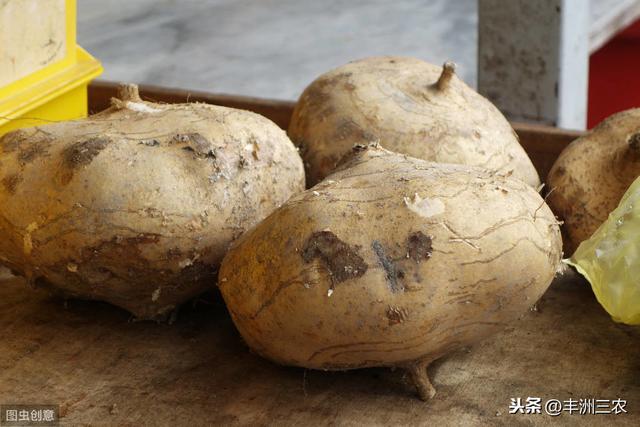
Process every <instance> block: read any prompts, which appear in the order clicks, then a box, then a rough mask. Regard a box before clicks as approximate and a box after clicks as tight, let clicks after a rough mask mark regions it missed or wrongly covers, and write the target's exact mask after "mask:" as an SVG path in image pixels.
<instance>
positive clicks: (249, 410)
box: [0, 277, 640, 426]
mask: <svg viewBox="0 0 640 427" xmlns="http://www.w3.org/2000/svg"><path fill="white" fill-rule="evenodd" d="M537 307H538V310H537V311H535V312H528V313H526V314H525V315H524V317H523V318H522V319H521V320H519V321H517V322H515V323H514V324H513V325H512V326H511V327H510V328H508V329H507V330H506V331H504V332H503V333H501V334H499V335H497V336H496V337H494V338H492V339H489V340H487V341H484V342H483V343H481V344H479V345H477V346H476V347H473V348H468V349H464V350H461V351H458V352H457V353H454V354H451V355H449V356H447V357H445V358H443V359H441V360H440V361H438V362H436V363H435V365H434V366H433V367H432V368H431V370H430V372H431V378H432V381H433V383H434V385H435V387H436V389H437V390H438V394H437V395H436V397H435V398H434V400H432V401H431V402H429V403H424V402H422V401H420V400H418V399H417V398H416V397H415V395H414V390H413V388H412V387H411V386H410V385H409V383H408V381H407V378H406V376H405V375H404V373H403V372H401V371H399V370H396V371H395V372H394V371H390V370H388V369H366V370H359V371H351V372H344V373H342V372H319V371H305V370H303V369H297V368H286V367H280V366H276V365H274V364H272V363H270V362H268V361H266V360H263V359H261V358H260V357H258V356H255V355H253V354H251V353H250V352H249V351H248V350H247V348H246V347H245V346H244V344H243V342H242V340H241V338H240V337H239V335H238V333H237V332H236V331H235V329H234V327H233V324H232V322H231V320H230V318H229V316H228V314H227V313H226V311H225V308H224V306H223V304H222V303H221V301H220V298H219V296H217V295H209V296H205V297H203V298H202V299H201V300H198V301H196V302H195V306H194V305H193V304H191V305H187V306H186V307H184V308H183V309H182V311H181V312H180V314H179V316H178V319H177V321H176V322H175V323H174V324H172V325H168V324H156V323H152V322H140V323H131V322H129V320H130V317H129V315H128V314H127V313H126V312H124V311H122V310H119V309H117V308H115V307H112V306H109V305H107V304H102V303H95V302H81V301H69V302H68V304H67V308H66V309H65V307H64V304H63V302H61V301H58V300H54V299H51V298H49V297H47V296H46V295H45V294H44V293H42V292H41V291H35V290H31V289H28V288H27V286H26V284H25V283H24V282H23V280H22V279H5V280H3V281H1V282H0V313H1V314H0V340H1V341H0V342H1V343H2V344H1V347H0V348H1V349H2V351H1V352H0V402H7V403H16V402H20V403H51V404H59V405H61V413H62V414H64V418H63V421H64V423H65V425H74V426H75V425H90V424H95V425H130V426H140V425H153V426H165V425H166V426H176V425H189V426H200V425H229V424H235V425H465V426H468V425H478V426H480V425H502V426H517V425H532V424H534V425H546V424H552V423H556V422H558V420H557V419H556V418H555V417H551V416H548V415H545V414H540V415H525V414H517V415H510V414H509V413H508V412H509V411H508V409H509V402H510V398H517V397H521V398H523V399H526V398H527V397H529V396H531V397H540V398H542V399H544V400H546V399H552V398H555V399H560V400H567V399H569V398H573V399H579V398H598V399H615V398H623V399H626V400H627V402H628V403H627V410H628V411H629V413H628V414H622V415H577V414H573V415H568V414H566V413H565V414H563V415H561V416H560V420H561V421H562V423H563V424H565V425H577V424H585V425H605V424H612V423H613V422H615V423H616V424H615V425H625V426H626V425H628V426H632V425H636V426H637V425H640V360H639V359H638V355H637V353H636V352H637V351H638V348H640V331H639V330H638V329H637V328H630V327H624V326H620V325H617V324H615V323H613V322H612V321H611V320H610V319H609V317H608V316H607V315H606V313H604V312H603V310H602V309H601V308H600V306H599V305H598V304H597V303H596V301H595V300H594V298H593V295H592V293H591V291H590V289H589V287H588V285H586V284H585V283H584V282H583V281H581V280H576V278H575V277H573V278H571V277H570V278H568V279H565V280H559V281H556V283H554V284H553V286H552V287H551V289H550V290H549V291H548V292H547V293H546V294H545V296H544V297H543V298H542V300H541V301H540V302H539V303H538V305H537Z"/></svg>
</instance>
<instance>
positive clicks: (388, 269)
mask: <svg viewBox="0 0 640 427" xmlns="http://www.w3.org/2000/svg"><path fill="white" fill-rule="evenodd" d="M371 247H372V248H373V252H375V254H376V256H377V257H378V261H379V262H380V265H381V266H382V268H383V269H384V272H385V277H386V279H387V282H389V287H390V288H391V292H399V291H404V285H403V284H402V283H398V279H399V278H400V279H401V278H403V277H404V272H403V271H401V270H398V268H397V267H396V264H395V263H394V261H393V259H391V258H389V257H388V256H387V254H386V253H385V250H384V248H383V247H382V244H380V242H379V241H377V240H374V241H373V243H372V245H371Z"/></svg>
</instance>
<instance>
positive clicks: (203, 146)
mask: <svg viewBox="0 0 640 427" xmlns="http://www.w3.org/2000/svg"><path fill="white" fill-rule="evenodd" d="M172 142H173V143H182V144H187V146H186V147H183V150H187V151H192V152H194V153H195V154H196V156H198V157H202V158H212V159H215V158H216V153H215V151H214V149H213V148H212V147H211V143H210V142H209V140H208V139H207V138H205V137H204V136H202V135H201V134H199V133H187V134H178V135H176V136H174V137H173V140H172Z"/></svg>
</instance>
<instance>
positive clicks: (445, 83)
mask: <svg viewBox="0 0 640 427" xmlns="http://www.w3.org/2000/svg"><path fill="white" fill-rule="evenodd" d="M455 74H456V64H455V63H453V62H451V61H447V62H445V63H444V65H442V73H441V74H440V77H439V78H438V81H437V82H436V87H437V88H438V90H445V89H447V88H448V87H449V82H450V81H451V78H452V77H453V76H454V75H455Z"/></svg>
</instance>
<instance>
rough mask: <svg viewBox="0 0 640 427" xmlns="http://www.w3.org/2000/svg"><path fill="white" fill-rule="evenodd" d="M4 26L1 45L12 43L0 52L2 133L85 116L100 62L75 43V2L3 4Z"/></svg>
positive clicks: (0, 14)
mask: <svg viewBox="0 0 640 427" xmlns="http://www.w3.org/2000/svg"><path fill="white" fill-rule="evenodd" d="M2 8H4V9H2ZM14 21H16V22H17V24H18V25H13V22H14ZM24 21H26V22H24ZM9 24H11V25H9ZM0 26H1V27H2V28H0V46H3V45H4V46H9V47H5V48H4V49H3V51H2V52H0V135H2V134H4V133H6V132H8V131H11V130H14V129H17V128H22V127H29V126H37V125H42V124H46V123H50V122H55V121H61V120H72V119H76V118H80V117H85V116H86V115H87V86H88V85H89V83H90V81H91V80H92V79H94V78H95V77H97V76H98V75H100V73H102V66H101V65H100V63H99V62H98V61H97V60H95V59H94V58H93V57H91V55H89V54H88V53H87V52H85V51H84V50H83V49H82V48H80V47H79V46H77V44H76V1H75V0H21V1H20V2H7V3H3V4H2V5H0ZM61 26H64V27H63V28H60V27H61ZM25 28H26V29H28V31H29V32H27V33H25V32H24V31H25ZM39 30H41V31H40V33H42V34H40V33H39ZM43 37H44V40H46V41H47V43H51V44H52V46H54V47H55V48H51V49H48V50H47V49H45V48H44V47H43ZM45 44H46V43H45ZM17 45H19V49H18V48H17V47H16V46H17ZM39 48H42V50H41V51H39V50H38V49H39ZM22 53H24V55H23V57H21V55H22ZM38 55H40V56H38Z"/></svg>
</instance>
